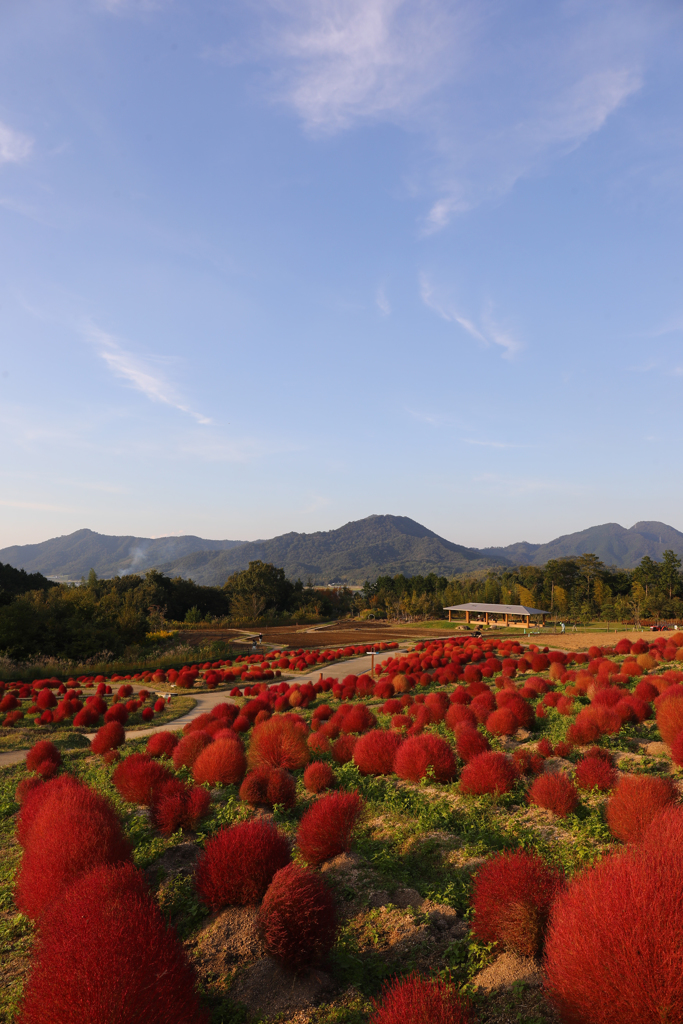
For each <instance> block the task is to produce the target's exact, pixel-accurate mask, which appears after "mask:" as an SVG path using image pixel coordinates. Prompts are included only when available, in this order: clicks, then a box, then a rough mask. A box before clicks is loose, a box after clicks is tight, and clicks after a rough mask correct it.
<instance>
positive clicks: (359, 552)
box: [0, 515, 683, 585]
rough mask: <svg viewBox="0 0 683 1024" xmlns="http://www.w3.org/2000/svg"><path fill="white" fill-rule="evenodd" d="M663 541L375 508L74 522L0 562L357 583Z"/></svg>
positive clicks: (661, 531)
mask: <svg viewBox="0 0 683 1024" xmlns="http://www.w3.org/2000/svg"><path fill="white" fill-rule="evenodd" d="M667 548H671V549H672V550H673V551H675V552H676V553H677V554H678V555H680V556H681V557H683V533H681V532H680V531H678V530H676V529H674V528H673V527H672V526H667V525H666V524H665V523H658V522H640V523H636V525H635V526H632V527H631V528H630V529H625V528H624V527H623V526H620V525H619V524H618V523H605V524H604V525H602V526H593V527H590V528H589V529H587V530H582V531H580V532H578V533H572V534H567V535H566V536H563V537H558V538H557V539H556V540H553V541H550V542H549V543H547V544H532V543H528V542H520V543H517V544H510V545H508V546H507V547H489V548H482V549H478V548H467V547H464V546H462V545H460V544H454V543H453V542H452V541H448V540H445V539H444V538H443V537H440V536H439V535H438V534H436V533H434V532H433V531H432V530H429V529H427V527H425V526H422V525H420V523H416V522H415V521H414V520H412V519H409V518H407V517H406V516H390V515H373V516H368V517H367V518H366V519H360V520H357V521H355V522H350V523H346V525H345V526H342V527H340V528H339V529H337V530H327V531H321V532H318V533H287V534H283V535H282V536H279V537H273V538H271V539H270V540H258V541H234V540H205V539H204V538H202V537H194V536H184V537H157V538H148V537H112V536H107V535H105V534H99V533H94V532H93V531H92V530H77V531H76V533H72V534H69V535H68V536H65V537H54V538H52V539H51V540H47V541H43V543H41V544H25V545H20V546H19V545H15V546H14V547H8V548H4V549H2V550H0V562H3V563H7V564H9V565H12V566H14V567H15V568H17V569H25V570H26V571H27V572H41V573H43V574H44V575H46V576H50V577H52V578H56V579H72V580H73V579H80V578H81V577H82V576H86V575H87V574H88V572H89V570H90V569H91V568H93V569H95V571H96V572H97V574H98V576H103V577H108V576H115V575H126V574H128V573H131V572H146V571H147V570H148V569H150V568H158V569H160V570H161V571H162V572H164V573H166V574H168V575H169V576H183V577H185V578H191V579H193V580H195V582H197V583H202V584H210V585H222V584H223V583H224V582H225V580H226V579H227V578H228V576H230V575H231V574H232V573H234V572H237V571H239V570H240V569H245V568H246V567H247V566H248V564H249V562H250V561H253V560H254V559H262V560H263V561H265V562H272V563H273V564H275V565H277V566H279V567H282V568H284V570H285V572H286V573H287V576H288V577H289V578H290V579H297V578H301V579H303V580H304V581H305V580H307V579H308V578H309V577H310V578H311V579H312V580H313V582H314V583H317V584H322V583H336V582H339V583H349V584H357V583H363V581H364V580H366V579H374V578H376V577H377V576H379V575H394V574H395V573H399V572H400V573H405V575H407V576H415V575H426V574H427V573H429V572H435V573H437V574H438V575H440V576H447V577H451V576H461V575H470V574H478V573H481V572H485V571H486V570H488V569H492V568H496V567H498V568H502V567H504V566H515V565H522V564H524V565H544V564H545V563H546V562H547V561H548V560H549V559H551V558H563V557H567V556H569V557H571V556H574V555H580V554H583V553H584V552H586V551H591V552H593V553H595V554H596V555H598V557H599V558H601V559H602V561H603V562H605V564H606V565H615V566H617V567H619V568H624V569H626V568H632V567H633V566H635V565H637V564H638V562H639V561H640V560H641V558H642V557H643V555H649V556H650V557H651V558H653V559H655V560H657V561H659V560H661V557H662V555H663V553H664V551H665V550H666V549H667Z"/></svg>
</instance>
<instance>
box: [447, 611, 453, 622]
mask: <svg viewBox="0 0 683 1024" xmlns="http://www.w3.org/2000/svg"><path fill="white" fill-rule="evenodd" d="M452 614H453V613H452V611H451V610H450V608H449V609H448V621H449V622H450V621H451V615H452Z"/></svg>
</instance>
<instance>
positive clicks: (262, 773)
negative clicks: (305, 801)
mask: <svg viewBox="0 0 683 1024" xmlns="http://www.w3.org/2000/svg"><path fill="white" fill-rule="evenodd" d="M240 800H243V801H244V802H245V803H248V804H270V805H271V806H272V805H273V804H282V805H283V806H284V807H288V808H290V807H294V804H295V803H296V782H295V781H294V779H293V778H292V776H291V775H290V774H289V772H287V771H285V769H284V768H268V767H267V766H264V767H262V768H255V769H254V771H253V772H248V773H247V774H246V775H245V776H244V781H243V782H242V785H241V786H240Z"/></svg>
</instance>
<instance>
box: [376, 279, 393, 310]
mask: <svg viewBox="0 0 683 1024" xmlns="http://www.w3.org/2000/svg"><path fill="white" fill-rule="evenodd" d="M375 303H376V305H377V308H378V310H379V311H380V313H381V314H382V316H389V314H390V313H391V303H390V302H389V299H388V298H387V293H386V291H385V290H384V285H380V286H379V288H378V289H377V291H376V292H375Z"/></svg>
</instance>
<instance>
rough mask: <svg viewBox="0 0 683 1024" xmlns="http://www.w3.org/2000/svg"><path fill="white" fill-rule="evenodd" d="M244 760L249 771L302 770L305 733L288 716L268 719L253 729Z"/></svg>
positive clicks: (305, 757) (305, 756)
mask: <svg viewBox="0 0 683 1024" xmlns="http://www.w3.org/2000/svg"><path fill="white" fill-rule="evenodd" d="M247 759H248V762H249V767H250V768H264V767H265V768H287V769H289V770H290V771H295V770H296V769H297V768H303V767H304V765H306V764H308V762H309V760H310V752H309V749H308V746H307V744H306V731H305V730H302V729H301V728H300V727H299V726H298V725H297V722H296V721H295V720H294V718H293V717H290V716H289V715H279V716H276V717H273V718H269V719H268V721H267V722H262V723H261V724H260V725H257V726H256V727H255V728H254V731H253V733H252V737H251V743H250V744H249V754H248V758H247Z"/></svg>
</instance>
